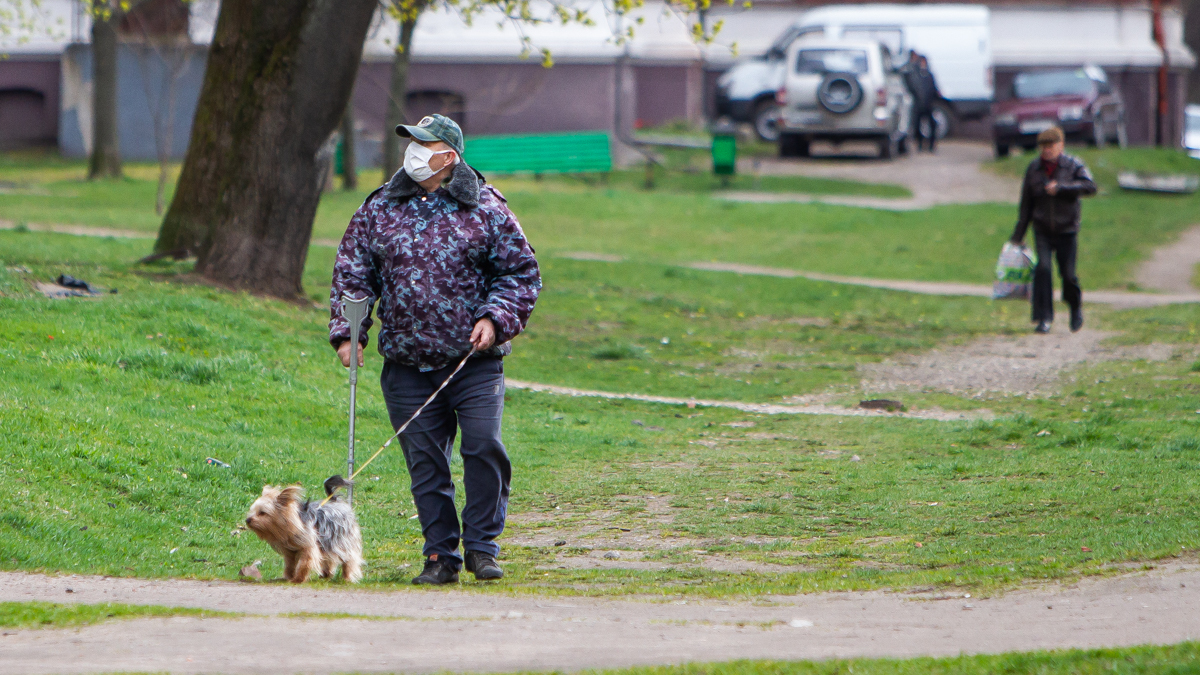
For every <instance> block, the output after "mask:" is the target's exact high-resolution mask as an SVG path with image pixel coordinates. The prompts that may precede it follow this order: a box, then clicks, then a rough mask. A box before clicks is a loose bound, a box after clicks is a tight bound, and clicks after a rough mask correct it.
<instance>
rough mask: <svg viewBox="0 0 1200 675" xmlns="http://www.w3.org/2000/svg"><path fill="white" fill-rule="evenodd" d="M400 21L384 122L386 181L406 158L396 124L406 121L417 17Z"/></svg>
mask: <svg viewBox="0 0 1200 675" xmlns="http://www.w3.org/2000/svg"><path fill="white" fill-rule="evenodd" d="M418 16H420V14H419V13H418V14H416V15H414V16H413V18H412V20H408V19H405V20H402V21H401V22H400V46H399V49H398V50H397V51H396V56H395V57H394V58H393V59H392V81H391V85H390V86H389V88H388V105H387V113H386V114H385V115H384V122H383V182H385V183H386V182H388V181H389V180H391V178H392V174H394V173H396V171H398V170H399V169H400V165H401V164H403V162H404V160H403V158H402V157H401V155H400V137H399V136H397V135H396V133H395V129H396V125H397V124H404V123H405V122H406V121H407V120H405V119H404V116H405V110H404V108H405V103H406V101H407V97H408V62H409V57H410V55H411V54H412V39H413V31H414V30H416V29H417V17H418Z"/></svg>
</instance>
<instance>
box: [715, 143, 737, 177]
mask: <svg viewBox="0 0 1200 675" xmlns="http://www.w3.org/2000/svg"><path fill="white" fill-rule="evenodd" d="M712 160H713V173H714V174H716V175H718V176H732V175H734V174H735V173H737V138H736V137H735V136H734V135H733V134H721V133H717V134H713V140H712Z"/></svg>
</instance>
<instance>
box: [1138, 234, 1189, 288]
mask: <svg viewBox="0 0 1200 675" xmlns="http://www.w3.org/2000/svg"><path fill="white" fill-rule="evenodd" d="M1197 265H1200V225H1196V226H1194V227H1192V228H1191V229H1190V230H1187V231H1186V232H1184V233H1183V234H1181V235H1179V239H1178V241H1175V242H1174V243H1171V244H1168V245H1166V246H1162V247H1159V248H1157V249H1155V250H1154V251H1153V252H1152V253H1151V254H1150V259H1149V260H1147V261H1145V262H1143V263H1142V264H1141V265H1139V266H1138V269H1137V272H1136V273H1135V274H1134V279H1135V281H1137V283H1138V285H1139V286H1141V287H1143V288H1149V289H1151V290H1155V291H1163V292H1166V293H1191V294H1195V293H1196V292H1197V290H1196V287H1195V286H1193V285H1192V275H1193V274H1195V272H1196V266H1197Z"/></svg>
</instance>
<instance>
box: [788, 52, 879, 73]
mask: <svg viewBox="0 0 1200 675" xmlns="http://www.w3.org/2000/svg"><path fill="white" fill-rule="evenodd" d="M796 72H797V73H814V74H817V75H824V74H825V73H860V74H861V73H865V72H867V53H866V52H865V51H863V50H861V49H801V50H800V51H799V52H797V54H796Z"/></svg>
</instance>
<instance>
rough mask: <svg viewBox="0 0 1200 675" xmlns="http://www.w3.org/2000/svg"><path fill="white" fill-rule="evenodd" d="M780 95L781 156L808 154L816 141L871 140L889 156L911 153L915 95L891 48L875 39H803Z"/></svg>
mask: <svg viewBox="0 0 1200 675" xmlns="http://www.w3.org/2000/svg"><path fill="white" fill-rule="evenodd" d="M786 63H787V76H786V77H785V78H784V84H783V88H782V89H780V90H779V93H778V95H777V97H776V99H777V101H778V103H779V105H780V111H779V154H780V155H781V156H783V157H807V156H808V154H809V144H810V143H811V142H812V141H816V140H825V141H832V142H834V143H840V142H842V141H850V140H870V141H874V142H876V143H878V145H879V156H880V157H881V158H883V159H889V158H891V157H892V156H893V155H895V154H897V153H904V152H907V151H908V136H909V130H910V129H911V126H912V94H910V93H909V91H908V88H907V87H905V86H904V79H903V77H902V76H901V75H900V73H898V72H897V71H896V69H895V68H894V67H893V66H892V59H891V55H890V54H889V52H888V49H887V47H884V46H883V45H882V44H879V43H877V42H869V41H845V40H837V41H828V40H797V41H795V42H793V43H792V45H791V47H789V48H788V53H787V61H786Z"/></svg>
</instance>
